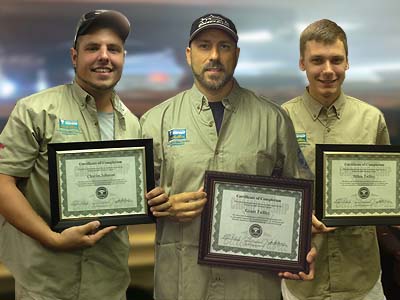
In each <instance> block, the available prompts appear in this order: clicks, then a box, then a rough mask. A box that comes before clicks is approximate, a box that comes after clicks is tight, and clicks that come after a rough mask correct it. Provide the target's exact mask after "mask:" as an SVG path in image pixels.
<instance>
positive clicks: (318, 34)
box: [300, 19, 348, 57]
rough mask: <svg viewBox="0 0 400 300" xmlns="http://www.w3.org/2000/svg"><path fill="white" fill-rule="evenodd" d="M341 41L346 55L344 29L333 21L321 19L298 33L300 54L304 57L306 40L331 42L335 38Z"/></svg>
mask: <svg viewBox="0 0 400 300" xmlns="http://www.w3.org/2000/svg"><path fill="white" fill-rule="evenodd" d="M338 39H339V40H340V41H342V42H343V46H344V49H345V51H346V57H347V56H348V48H347V37H346V33H345V32H344V30H343V29H342V28H341V27H340V26H339V25H338V24H336V23H335V22H333V21H331V20H328V19H322V20H318V21H315V22H314V23H311V24H310V25H308V26H307V27H306V29H304V30H303V32H302V33H301V35H300V56H301V57H304V52H305V50H306V43H307V42H308V41H316V42H322V43H324V44H333V43H335V42H336V41H337V40H338Z"/></svg>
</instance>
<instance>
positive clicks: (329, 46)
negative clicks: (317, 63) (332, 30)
mask: <svg viewBox="0 0 400 300" xmlns="http://www.w3.org/2000/svg"><path fill="white" fill-rule="evenodd" d="M304 55H305V56H308V55H313V56H314V55H318V56H332V55H335V56H337V55H344V56H345V55H346V50H345V48H344V44H343V42H342V41H341V40H339V39H337V40H336V41H335V42H333V43H324V42H317V41H315V40H312V41H307V42H306V47H305V51H304Z"/></svg>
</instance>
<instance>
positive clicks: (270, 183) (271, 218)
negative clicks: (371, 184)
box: [198, 171, 313, 273]
mask: <svg viewBox="0 0 400 300" xmlns="http://www.w3.org/2000/svg"><path fill="white" fill-rule="evenodd" d="M205 191H206V193H207V198H208V201H207V203H206V206H205V209H204V211H203V215H202V219H201V231H200V244H199V258H198V262H199V263H200V264H213V265H221V266H227V267H238V268H247V269H249V268H254V269H270V270H274V271H289V272H296V273H297V272H300V271H303V272H308V263H307V261H306V255H307V253H308V252H309V251H310V242H311V212H312V209H311V199H312V191H313V181H311V180H300V179H288V178H277V177H265V176H256V175H244V174H234V173H223V172H213V171H206V174H205Z"/></svg>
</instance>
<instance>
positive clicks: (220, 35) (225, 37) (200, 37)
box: [193, 28, 235, 43]
mask: <svg viewBox="0 0 400 300" xmlns="http://www.w3.org/2000/svg"><path fill="white" fill-rule="evenodd" d="M195 41H217V42H231V43H235V40H234V39H233V38H232V37H231V36H230V35H229V34H228V33H226V32H225V31H223V30H222V29H217V28H209V29H204V30H203V31H201V32H200V33H198V34H197V35H196V37H195V38H194V39H193V42H195Z"/></svg>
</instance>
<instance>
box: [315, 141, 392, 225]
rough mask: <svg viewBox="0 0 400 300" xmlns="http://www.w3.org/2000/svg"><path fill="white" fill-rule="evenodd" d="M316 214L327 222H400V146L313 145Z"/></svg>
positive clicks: (331, 223) (339, 223)
mask: <svg viewBox="0 0 400 300" xmlns="http://www.w3.org/2000/svg"><path fill="white" fill-rule="evenodd" d="M315 161H316V165H315V181H316V202H315V207H316V209H315V211H316V216H317V218H318V219H320V220H321V221H322V222H323V223H325V225H328V226H341V225H343V226H353V225H354V226H357V225H379V224H400V147H399V146H391V145H345V144H341V145H338V144H317V145H316V160H315Z"/></svg>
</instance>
